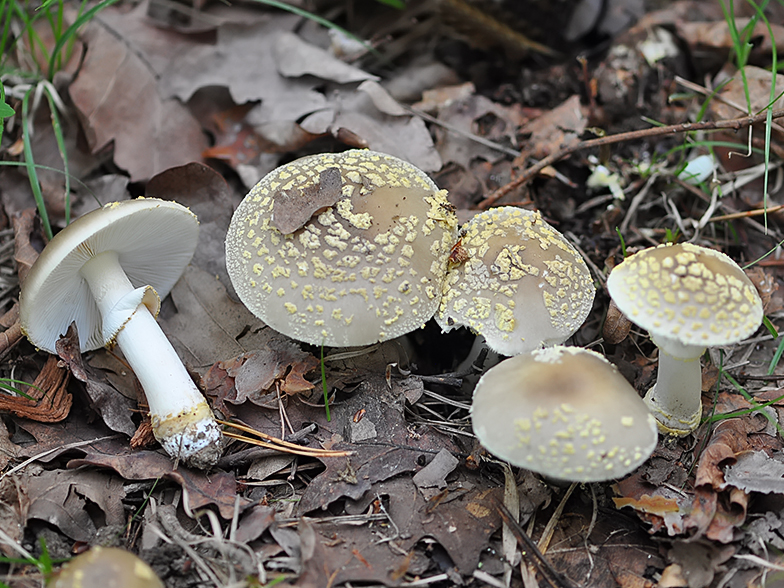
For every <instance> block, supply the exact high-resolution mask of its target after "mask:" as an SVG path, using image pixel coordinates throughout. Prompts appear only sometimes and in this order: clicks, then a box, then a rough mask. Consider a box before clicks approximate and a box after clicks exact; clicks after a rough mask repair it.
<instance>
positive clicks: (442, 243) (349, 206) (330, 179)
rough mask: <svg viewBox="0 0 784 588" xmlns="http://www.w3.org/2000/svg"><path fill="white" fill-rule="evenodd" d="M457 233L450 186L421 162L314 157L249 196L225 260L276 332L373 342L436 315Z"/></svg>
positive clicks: (345, 342)
mask: <svg viewBox="0 0 784 588" xmlns="http://www.w3.org/2000/svg"><path fill="white" fill-rule="evenodd" d="M456 230H457V220H456V217H455V214H454V209H453V207H452V206H451V205H450V204H449V202H448V201H447V199H446V192H445V191H443V190H439V189H438V187H437V186H436V185H435V184H434V183H433V182H432V180H430V178H429V177H428V176H427V175H426V174H425V173H424V172H422V171H421V170H419V169H417V168H416V167H414V166H413V165H411V164H409V163H407V162H405V161H402V160H400V159H398V158H396V157H392V156H390V155H385V154H381V153H376V152H373V151H367V150H352V151H347V152H344V153H327V154H320V155H312V156H309V157H304V158H302V159H299V160H296V161H293V162H291V163H288V164H286V165H284V166H282V167H280V168H278V169H276V170H274V171H273V172H271V173H270V174H268V175H267V176H265V177H264V178H263V179H262V180H261V181H260V182H259V183H258V184H257V185H256V186H255V187H254V188H253V189H252V190H251V191H250V193H249V194H248V195H247V196H246V197H245V199H244V200H243V201H242V203H241V204H240V205H239V207H238V208H237V210H236V211H235V213H234V217H233V218H232V221H231V225H230V227H229V231H228V234H227V237H226V265H227V268H228V271H229V276H230V278H231V281H232V283H233V284H234V287H235V289H236V290H237V294H238V295H239V297H240V299H241V300H242V302H243V303H244V304H245V305H246V306H247V307H248V308H249V309H250V310H251V312H253V313H254V314H255V315H256V316H258V317H259V318H260V319H261V320H263V321H264V322H265V323H267V324H268V325H269V326H271V327H272V328H274V329H275V330H277V331H279V332H281V333H283V334H285V335H288V336H290V337H292V338H294V339H297V340H299V341H305V342H307V343H311V344H315V345H319V344H324V345H329V346H339V347H343V346H355V345H367V344H371V343H375V342H377V341H384V340H386V339H391V338H394V337H398V336H400V335H403V334H405V333H408V332H410V331H412V330H414V329H417V328H419V327H421V326H422V325H423V324H424V323H425V322H426V321H427V320H428V319H430V318H431V317H432V316H433V314H434V313H435V312H436V310H437V309H438V304H439V301H440V297H441V286H442V284H443V281H444V279H445V276H446V270H447V260H448V257H449V252H450V249H451V246H452V244H453V243H454V240H455V235H456Z"/></svg>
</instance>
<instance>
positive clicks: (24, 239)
mask: <svg viewBox="0 0 784 588" xmlns="http://www.w3.org/2000/svg"><path fill="white" fill-rule="evenodd" d="M36 214H37V211H36V209H35V208H27V209H25V210H22V211H20V212H18V213H17V214H15V215H14V219H13V223H14V260H15V261H16V267H17V274H18V276H19V283H20V284H23V283H24V280H25V278H26V277H27V272H29V271H30V268H31V267H32V266H33V264H34V263H35V260H36V259H38V251H37V250H36V249H35V247H33V246H32V245H31V243H30V239H31V238H32V235H33V231H34V228H33V227H34V225H35V219H36Z"/></svg>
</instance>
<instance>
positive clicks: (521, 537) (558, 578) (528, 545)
mask: <svg viewBox="0 0 784 588" xmlns="http://www.w3.org/2000/svg"><path fill="white" fill-rule="evenodd" d="M496 508H497V509H498V513H499V514H500V515H501V520H502V521H503V522H504V523H505V524H506V525H507V526H508V527H509V529H510V530H511V531H512V533H513V534H514V536H515V538H516V539H517V542H518V543H519V544H520V546H521V547H522V548H523V555H525V556H527V557H528V559H529V561H530V560H531V559H533V560H534V561H535V563H536V564H537V565H539V566H540V567H541V571H542V572H544V573H543V576H544V577H545V578H546V579H547V582H548V583H549V584H550V585H552V586H556V587H557V588H575V585H574V584H573V583H572V582H571V581H570V580H568V579H567V578H565V577H564V576H562V575H561V574H560V573H559V572H558V570H556V569H555V568H554V567H553V566H552V564H550V562H549V561H547V559H546V558H545V556H544V555H542V552H541V551H539V548H538V547H537V546H536V543H534V541H533V540H532V539H531V538H530V537H529V536H528V535H527V534H526V532H525V531H524V530H523V528H522V527H521V526H520V525H519V524H518V522H517V521H515V520H514V517H513V516H512V513H510V512H509V509H508V508H506V506H504V505H503V504H502V503H500V502H499V503H497V504H496Z"/></svg>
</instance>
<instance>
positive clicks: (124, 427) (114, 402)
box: [55, 324, 136, 437]
mask: <svg viewBox="0 0 784 588" xmlns="http://www.w3.org/2000/svg"><path fill="white" fill-rule="evenodd" d="M55 348H56V349H57V353H58V355H59V356H60V358H61V359H62V360H63V361H64V362H65V363H66V364H67V365H68V368H69V369H70V370H71V373H72V374H73V375H74V377H75V378H76V379H77V380H79V381H80V382H83V383H84V386H85V390H86V391H87V395H88V396H89V397H90V400H91V402H92V407H93V409H95V410H96V411H97V412H98V413H99V414H100V415H101V418H102V419H103V422H104V423H106V426H108V427H109V428H110V429H112V430H113V431H118V432H120V433H125V434H126V435H128V436H129V437H132V436H133V434H134V432H135V431H136V425H135V424H134V423H133V421H132V420H131V415H132V414H133V412H134V410H135V409H136V403H135V402H133V401H132V400H131V399H129V398H126V397H125V396H123V395H122V394H120V392H119V391H118V390H117V389H116V388H115V387H114V386H112V385H111V384H110V383H109V380H108V378H107V377H106V375H105V374H104V373H102V372H100V371H98V370H96V369H94V368H93V367H92V366H90V364H88V363H86V362H85V361H84V359H83V357H82V353H81V351H80V350H79V335H78V334H77V332H76V326H75V325H74V324H71V326H70V327H69V328H68V332H67V333H66V334H65V336H63V337H60V338H59V339H58V340H57V342H56V343H55Z"/></svg>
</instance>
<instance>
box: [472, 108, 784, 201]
mask: <svg viewBox="0 0 784 588" xmlns="http://www.w3.org/2000/svg"><path fill="white" fill-rule="evenodd" d="M767 117H768V113H767V111H763V112H761V113H759V114H757V115H755V116H743V117H740V118H733V119H729V120H717V121H703V122H695V123H681V124H677V125H668V126H666V127H653V128H650V129H642V130H639V131H629V132H628V133H618V134H616V135H608V136H606V137H599V138H598V139H589V140H587V141H580V142H579V143H575V144H574V145H570V146H569V147H564V148H563V149H561V150H560V151H558V152H556V153H553V154H552V155H548V156H547V157H545V158H544V159H542V160H541V161H540V162H539V163H537V164H536V165H533V166H531V167H529V168H528V169H527V170H525V171H524V172H523V173H521V174H520V175H519V176H517V177H516V178H515V179H513V180H512V181H511V182H509V183H508V184H506V185H505V186H501V187H500V188H498V189H497V190H496V191H495V192H492V193H491V194H490V195H489V196H488V197H487V198H485V199H484V200H482V202H480V203H479V205H478V206H479V208H480V209H485V208H489V207H490V206H492V205H493V204H494V203H495V202H496V201H497V200H498V199H499V198H501V197H503V196H505V195H506V194H508V193H509V192H511V191H512V190H515V189H516V188H518V187H520V186H522V185H523V184H525V183H526V182H529V181H530V180H532V179H533V178H534V177H535V176H536V175H538V174H539V172H541V171H542V170H543V169H544V168H546V167H547V166H549V165H553V164H554V163H555V162H557V161H560V160H561V159H563V158H564V157H566V156H568V155H571V154H572V153H575V152H577V151H582V150H583V149H590V148H591V147H601V146H602V145H612V144H615V143H623V142H625V141H633V140H636V139H643V138H649V137H661V136H665V135H675V134H678V133H690V132H692V131H718V130H727V129H729V130H733V131H739V130H741V129H745V128H747V127H750V126H751V125H753V124H756V123H759V122H763V121H765V120H766V119H767ZM782 117H784V110H774V111H773V112H772V113H771V118H772V119H778V118H782Z"/></svg>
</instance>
